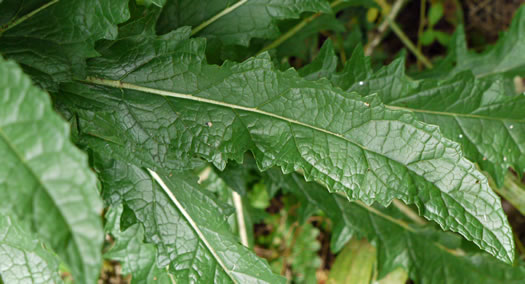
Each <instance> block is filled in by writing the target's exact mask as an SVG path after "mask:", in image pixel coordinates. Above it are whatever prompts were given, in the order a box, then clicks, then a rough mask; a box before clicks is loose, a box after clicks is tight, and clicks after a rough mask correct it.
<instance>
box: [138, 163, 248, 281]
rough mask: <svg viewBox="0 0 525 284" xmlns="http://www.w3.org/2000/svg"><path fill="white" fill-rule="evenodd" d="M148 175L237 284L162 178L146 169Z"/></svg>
mask: <svg viewBox="0 0 525 284" xmlns="http://www.w3.org/2000/svg"><path fill="white" fill-rule="evenodd" d="M147 170H148V172H149V174H150V175H151V177H152V178H153V179H154V180H155V182H156V183H157V184H158V185H159V186H160V187H161V188H162V190H163V191H164V192H165V193H166V195H168V197H169V198H170V200H171V201H172V202H173V204H174V205H175V207H177V209H178V210H179V211H180V212H181V214H182V215H183V216H184V219H186V221H187V222H188V223H189V224H190V226H191V227H192V228H193V230H194V231H195V233H196V234H197V235H198V236H199V239H200V240H201V241H202V242H203V243H204V245H205V246H206V248H208V250H209V251H210V253H211V254H212V255H213V257H214V258H215V260H216V261H217V262H218V263H219V265H220V266H221V267H222V269H223V270H224V272H225V273H226V274H227V275H228V277H229V278H230V279H231V280H232V281H233V283H235V284H238V282H237V281H236V279H235V278H234V277H233V275H232V271H231V270H230V269H228V267H226V264H224V262H223V261H222V259H221V258H220V257H219V255H218V254H217V252H216V251H215V249H214V248H213V246H212V245H211V244H210V243H209V242H208V239H207V238H206V237H205V236H204V234H203V233H202V231H201V230H200V228H199V226H198V225H197V223H195V221H194V220H193V218H192V217H191V216H190V214H189V213H188V211H186V209H185V208H184V206H182V204H181V203H180V202H179V200H178V199H177V198H176V197H175V195H174V194H173V192H171V190H170V189H169V187H168V186H167V185H166V184H165V183H164V181H163V180H162V178H161V177H160V176H159V175H158V174H157V173H156V172H154V171H152V170H150V169H147Z"/></svg>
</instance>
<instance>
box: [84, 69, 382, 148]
mask: <svg viewBox="0 0 525 284" xmlns="http://www.w3.org/2000/svg"><path fill="white" fill-rule="evenodd" d="M79 81H81V82H86V83H92V84H97V85H102V86H109V87H114V88H119V89H130V90H135V91H141V92H145V93H150V94H156V95H161V96H165V97H173V98H178V99H186V100H192V101H197V102H202V103H207V104H212V105H218V106H223V107H227V108H231V109H238V110H243V111H246V112H252V113H258V114H261V115H264V116H269V117H273V118H276V119H279V120H283V121H286V122H289V123H292V124H296V125H300V126H304V127H306V128H310V129H313V130H316V131H319V132H323V133H325V134H328V135H332V136H336V137H339V138H341V139H343V140H345V141H348V142H350V143H352V144H354V145H356V146H358V147H360V148H361V149H363V150H366V151H369V152H374V151H372V150H370V149H368V148H367V147H365V146H364V145H361V144H359V143H357V142H355V141H353V140H350V139H349V138H348V137H346V136H344V135H342V134H339V133H335V132H332V131H329V130H326V129H323V128H320V127H317V126H314V125H311V124H307V123H304V122H301V121H298V120H295V119H291V118H288V117H284V116H280V115H277V114H273V113H271V112H266V111H263V110H260V109H258V108H252V107H245V106H240V105H234V104H229V103H225V102H220V101H216V100H211V99H206V98H201V97H197V96H193V95H188V94H181V93H175V92H170V91H164V90H158V89H153V88H148V87H143V86H139V85H135V84H130V83H125V82H121V81H114V80H108V79H101V78H96V77H88V78H87V79H86V80H79ZM374 153H376V152H374ZM376 154H379V155H381V154H380V153H376Z"/></svg>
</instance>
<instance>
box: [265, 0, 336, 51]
mask: <svg viewBox="0 0 525 284" xmlns="http://www.w3.org/2000/svg"><path fill="white" fill-rule="evenodd" d="M341 3H343V0H336V1H334V2H332V3H331V4H330V7H331V8H334V7H335V6H337V5H339V4H341ZM319 16H321V12H318V13H315V14H313V15H311V16H310V17H307V18H304V19H303V20H302V21H301V22H299V23H298V24H297V25H295V26H294V27H293V28H291V29H290V30H288V31H287V32H286V33H284V34H282V35H281V36H280V37H278V38H277V39H275V40H274V41H273V42H271V43H270V44H268V45H267V46H265V47H263V48H262V49H261V50H259V52H257V55H259V54H261V53H263V52H265V51H268V50H270V49H274V48H276V47H278V46H279V45H281V44H282V43H283V42H285V41H286V40H287V39H289V38H291V37H292V36H294V35H295V34H296V33H297V32H299V31H300V30H301V29H303V28H304V27H305V26H306V25H307V24H309V23H310V22H311V21H313V20H315V19H317V18H318V17H319Z"/></svg>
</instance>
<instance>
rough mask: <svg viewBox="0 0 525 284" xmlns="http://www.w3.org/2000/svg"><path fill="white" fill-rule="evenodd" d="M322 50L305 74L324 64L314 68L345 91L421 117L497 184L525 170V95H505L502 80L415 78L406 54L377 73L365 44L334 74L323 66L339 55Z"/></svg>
mask: <svg viewBox="0 0 525 284" xmlns="http://www.w3.org/2000/svg"><path fill="white" fill-rule="evenodd" d="M323 50H325V51H324V52H320V57H318V58H316V60H314V62H313V63H312V64H311V65H310V66H309V67H308V68H306V69H304V70H305V71H303V74H304V75H305V76H306V73H312V72H314V71H308V70H309V69H311V68H314V67H317V69H319V68H321V69H322V70H321V71H319V70H318V71H316V72H317V73H319V74H322V75H323V76H326V77H330V78H331V79H332V82H333V83H334V84H335V85H337V86H340V87H341V88H343V89H344V90H348V91H357V92H359V93H361V94H369V93H377V94H378V95H379V96H380V97H381V100H382V102H383V103H384V104H386V105H387V106H386V107H387V108H390V109H402V110H407V111H411V112H413V113H414V114H415V115H416V117H417V118H418V119H419V120H421V121H424V122H427V123H431V124H436V125H438V126H439V127H440V129H441V132H442V133H443V135H444V136H445V137H447V138H448V139H451V140H453V141H456V142H458V143H460V144H461V145H462V148H463V152H464V153H465V156H466V157H467V158H469V159H470V160H472V161H474V162H476V163H478V164H479V165H480V167H481V168H482V169H483V170H485V171H487V172H489V173H490V174H491V175H492V176H493V177H494V179H495V180H496V182H497V184H498V185H499V186H501V185H502V184H503V179H504V177H505V174H506V173H507V171H508V168H509V167H512V168H514V169H515V170H516V171H517V172H518V173H522V172H524V171H525V116H524V114H525V96H523V95H521V96H509V95H507V94H505V86H504V81H503V80H502V79H501V78H500V79H491V80H484V79H477V78H475V77H474V76H473V75H472V73H470V72H468V71H467V72H462V73H459V74H457V75H456V76H454V77H452V78H450V79H444V80H437V79H423V80H419V81H417V80H416V81H415V80H412V79H411V78H409V77H408V76H407V75H405V60H404V57H400V58H397V59H396V60H394V61H393V62H392V63H391V64H390V65H388V66H385V67H383V68H381V69H380V70H378V71H377V72H373V71H372V68H371V66H370V62H369V60H367V59H366V58H365V56H364V53H363V50H362V48H361V47H358V48H357V49H356V50H355V51H354V53H353V55H352V58H351V59H350V62H349V63H348V64H347V65H346V66H345V68H344V70H343V71H342V72H341V73H338V74H334V72H333V71H334V70H335V69H327V68H325V67H323V66H322V65H320V64H322V62H324V61H330V62H331V61H332V60H333V58H335V54H334V52H333V49H332V48H331V46H330V45H329V44H327V45H326V46H325V47H323ZM328 50H330V51H328ZM307 71H308V72H307ZM306 78H308V77H306Z"/></svg>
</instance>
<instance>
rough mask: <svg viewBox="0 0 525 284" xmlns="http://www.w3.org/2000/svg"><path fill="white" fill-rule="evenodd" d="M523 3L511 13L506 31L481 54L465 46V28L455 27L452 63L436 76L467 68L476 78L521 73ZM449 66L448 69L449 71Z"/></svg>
mask: <svg viewBox="0 0 525 284" xmlns="http://www.w3.org/2000/svg"><path fill="white" fill-rule="evenodd" d="M524 30H525V6H524V5H522V6H521V7H520V8H519V9H518V10H517V11H516V14H515V15H514V18H513V20H512V23H511V25H510V28H509V30H508V31H507V32H506V33H504V34H503V35H502V36H501V37H500V39H499V40H498V42H497V43H496V44H495V45H494V46H492V47H491V48H489V49H488V50H487V51H485V52H483V53H475V52H472V51H469V50H468V49H467V41H466V38H465V31H464V29H463V27H462V26H459V27H458V28H457V30H456V33H455V34H454V36H453V39H452V41H451V46H450V48H449V55H448V57H449V58H448V60H445V61H444V65H449V64H450V62H451V61H452V62H454V63H455V64H454V65H453V66H450V67H448V68H447V67H446V66H444V67H440V66H437V67H438V69H441V68H446V69H445V71H441V72H442V73H441V74H439V76H440V77H447V76H448V77H452V76H454V75H456V74H458V73H460V72H463V71H466V70H470V71H472V73H473V74H474V75H475V76H476V77H488V76H493V75H497V74H514V73H516V72H518V71H519V72H523V68H525V37H523V31H524ZM449 69H450V70H449Z"/></svg>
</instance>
